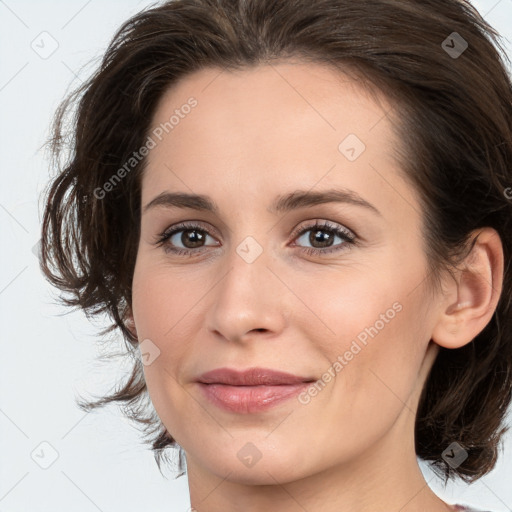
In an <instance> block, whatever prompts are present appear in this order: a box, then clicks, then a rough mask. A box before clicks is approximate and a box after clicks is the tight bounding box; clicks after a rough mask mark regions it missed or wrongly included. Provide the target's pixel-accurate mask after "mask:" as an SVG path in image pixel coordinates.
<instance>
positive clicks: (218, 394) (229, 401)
mask: <svg viewBox="0 0 512 512" xmlns="http://www.w3.org/2000/svg"><path fill="white" fill-rule="evenodd" d="M314 380H315V379H312V378H306V377H299V376H297V375H292V374H291V373H285V372H279V371H274V370H270V369H265V368H249V369H248V370H244V371H238V370H232V369H229V368H218V369H216V370H213V371H210V372H207V373H204V374H203V375H201V376H200V377H199V378H198V379H197V382H198V384H199V387H200V388H201V390H202V392H203V393H204V394H205V396H206V398H207V399H208V400H210V401H211V402H212V403H213V404H215V405H217V406H219V407H221V408H223V409H225V410H228V411H231V412H238V413H254V412H260V411H264V410H266V409H269V408H270V407H273V406H275V405H277V404H279V403H281V402H283V401H285V400H288V399H290V398H292V397H293V396H295V395H297V394H299V393H300V392H301V391H302V390H303V389H305V388H307V387H308V386H309V384H310V383H311V382H313V381H314Z"/></svg>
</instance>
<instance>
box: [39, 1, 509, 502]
mask: <svg viewBox="0 0 512 512" xmlns="http://www.w3.org/2000/svg"><path fill="white" fill-rule="evenodd" d="M497 48H498V49H500V47H499V42H498V40H497V39H496V34H495V32H494V31H493V29H492V28H491V27H489V26H488V25H487V24H486V23H485V22H484V20H483V19H482V18H481V17H480V16H479V14H478V13H477V12H476V11H475V10H474V9H473V8H472V7H471V5H470V4H469V3H467V2H461V1H456V0H450V1H447V0H429V1H424V0H421V1H420V0H414V1H401V0H369V1H364V2H352V1H349V0H319V1H316V2H310V1H309V0H283V1H280V2H273V1H271V0H176V1H171V2H167V3H165V4H162V5H161V6H159V7H155V8H152V9H149V10H146V11H143V12H141V13H140V14H138V15H136V16H135V17H134V18H132V19H131V20H129V21H128V22H126V24H125V25H124V26H123V27H122V28H121V29H120V30H119V32H118V33H117V34H116V36H115V37H114V39H113V41H112V43H111V45H110V47H109V48H108V50H107V52H106V55H105V57H104V59H103V62H102V65H101V68H100V69H99V70H98V71H97V73H96V74H95V75H94V76H92V77H91V79H90V80H89V81H88V82H87V83H85V84H84V85H83V86H82V87H81V88H80V89H79V90H78V91H76V93H75V94H74V95H73V96H72V97H70V98H69V100H68V101H67V102H66V103H64V104H63V106H62V107H61V109H60V110H59V112H58V113H57V117H56V121H55V131H54V137H53V140H52V148H53V150H54V152H55V154H56V156H58V155H59V154H60V151H61V150H62V142H63V140H64V137H66V134H65V133H64V131H63V129H62V126H63V120H64V118H65V116H66V114H67V113H68V112H69V110H70V106H71V105H72V104H73V103H74V102H76V103H77V106H78V110H77V114H76V117H75V118H73V120H74V124H73V125H72V133H71V135H72V138H71V139H70V140H72V148H71V149H72V151H71V156H70V159H69V161H68V162H66V163H65V164H64V165H63V166H62V169H60V171H59V173H58V175H57V176H56V178H55V179H54V180H53V182H52V183H51V185H50V188H49V191H48V196H47V202H46V207H45V212H44V223H43V239H42V266H43V270H44V272H45V274H46V276H47V277H48V279H49V280H50V281H51V282H52V283H53V284H54V285H56V286H58V287H59V288H60V289H62V290H63V291H65V292H68V296H67V299H66V300H67V304H69V305H74V306H80V307H81V308H83V309H84V310H85V311H86V312H87V313H88V314H99V313H102V312H107V313H108V314H109V315H110V317H111V319H112V327H111V328H112V329H115V328H118V329H119V330H120V331H121V332H122V334H123V336H124V338H125V340H126V348H127V354H128V356H129V357H133V371H132V374H131V376H130V378H129V379H128V380H127V381H126V382H124V383H123V385H122V387H121V388H120V389H119V391H117V392H115V393H114V394H112V395H109V396H107V397H103V398H101V399H99V400H97V401H95V402H89V403H83V404H82V406H83V407H84V408H88V409H91V408H94V407H98V406H101V405H104V404H106V403H109V402H116V401H117V402H120V403H124V404H125V405H126V411H125V412H126V414H127V415H128V416H129V417H131V418H132V419H134V420H135V421H138V422H139V423H140V424H142V425H143V426H145V427H146V428H147V433H148V435H149V436H150V442H151V444H152V447H153V449H154V452H155V456H156V460H157V462H158V464H159V466H160V463H161V459H162V456H163V450H164V449H165V448H168V447H171V446H179V447H180V449H182V450H183V452H184V454H185V459H186V460H185V461H184V462H186V471H187V477H188V482H189V488H190V497H191V505H192V507H193V509H195V510H197V511H199V512H217V511H223V512H225V511H231V510H233V511H234V510H244V511H249V512H251V511H261V510H280V511H294V510H308V511H310V512H313V511H317V510H322V511H324V512H325V511H339V510H343V511H347V512H356V511H357V512H361V511H367V510H368V511H369V510H372V511H373V510H383V511H388V510H389V511H395V510H396V511H398V510H400V511H403V512H416V511H424V510H429V511H430V512H441V511H446V510H470V509H469V508H464V507H463V506H462V505H451V504H447V503H445V502H444V501H442V500H441V499H440V498H439V497H437V495H436V494H435V493H434V492H433V491H432V490H431V489H430V488H429V487H428V485H427V484H426V482H425V480H424V478H423V475H422V473H421V471H420V469H419V467H418V463H417V457H419V458H421V459H423V460H425V461H428V462H430V463H431V464H432V466H433V468H434V469H435V470H437V472H438V473H439V474H440V475H443V476H445V477H446V478H456V477H459V478H462V479H464V480H466V481H473V480H475V479H477V478H479V477H481V476H483V475H484V474H486V473H488V472H489V471H490V470H491V469H492V468H493V467H494V466H495V463H496V457H497V450H498V446H499V441H500V439H501V436H502V434H503V432H504V429H505V427H504V424H503V421H504V416H505V413H506V409H507V406H508V405H509V403H510V400H511V389H512V371H511V368H512V343H511V342H512V340H511V339H510V332H511V327H512V326H511V321H512V320H511V319H512V315H511V269H510V265H509V261H510V254H511V248H512V239H511V233H512V229H511V228H512V225H511V224H512V204H511V198H512V193H511V191H512V189H511V188H510V187H511V186H512V136H511V135H512V86H511V83H510V80H509V77H508V75H507V73H506V70H505V67H504V64H503V62H502V57H501V56H500V54H499V53H498V50H497ZM148 397H149V398H150V400H151V404H148V403H147V402H146V400H147V398H148ZM152 407H154V410H153V409H152ZM154 412H156V415H155V414H154Z"/></svg>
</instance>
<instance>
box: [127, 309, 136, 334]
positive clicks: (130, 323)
mask: <svg viewBox="0 0 512 512" xmlns="http://www.w3.org/2000/svg"><path fill="white" fill-rule="evenodd" d="M124 325H125V327H126V328H127V329H128V330H129V331H130V332H131V334H132V336H134V337H135V338H138V335H137V328H136V327H135V320H134V319H133V314H132V313H131V312H129V313H128V314H127V315H126V317H125V320H124Z"/></svg>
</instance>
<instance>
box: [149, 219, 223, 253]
mask: <svg viewBox="0 0 512 512" xmlns="http://www.w3.org/2000/svg"><path fill="white" fill-rule="evenodd" d="M208 237H210V238H213V236H212V235H211V234H210V232H209V231H208V230H207V229H205V228H203V227H202V226H200V225H198V224H193V223H182V224H179V225H177V226H174V227H173V228H172V229H168V230H166V231H164V232H163V233H161V234H160V235H159V236H158V239H157V242H156V244H157V246H159V247H160V246H164V250H165V252H167V253H174V254H178V255H189V256H190V255H192V253H194V254H197V253H198V252H203V251H202V250H201V249H202V248H204V247H205V245H204V244H205V242H206V240H207V238H208ZM180 244H182V247H180V246H179V245H180ZM214 245H216V246H218V245H219V244H218V242H217V243H215V244H214ZM206 247H207V246H206Z"/></svg>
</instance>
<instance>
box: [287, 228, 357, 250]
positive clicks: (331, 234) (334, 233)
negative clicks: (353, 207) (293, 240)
mask: <svg viewBox="0 0 512 512" xmlns="http://www.w3.org/2000/svg"><path fill="white" fill-rule="evenodd" d="M308 232H310V233H309V235H307V233H308ZM299 235H300V236H299ZM297 236H298V238H297V240H302V243H310V244H312V245H313V247H303V248H302V250H303V251H305V252H306V253H307V254H313V255H315V254H316V255H318V254H326V253H327V254H328V253H332V252H336V251H344V250H347V249H349V248H350V247H351V246H353V245H355V244H356V236H355V235H354V234H353V233H352V232H351V231H349V230H348V229H346V228H343V227H340V226H337V225H335V224H330V223H329V222H328V221H324V222H323V223H321V222H319V221H316V222H315V224H313V225H312V226H308V227H306V228H302V229H301V230H300V231H299V232H298V234H297ZM336 238H339V239H340V240H341V242H342V243H340V244H337V245H334V242H335V239H336ZM315 245H316V246H318V247H315Z"/></svg>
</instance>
